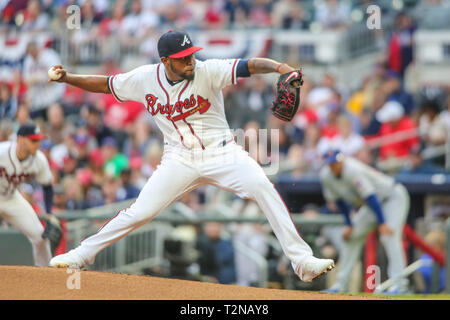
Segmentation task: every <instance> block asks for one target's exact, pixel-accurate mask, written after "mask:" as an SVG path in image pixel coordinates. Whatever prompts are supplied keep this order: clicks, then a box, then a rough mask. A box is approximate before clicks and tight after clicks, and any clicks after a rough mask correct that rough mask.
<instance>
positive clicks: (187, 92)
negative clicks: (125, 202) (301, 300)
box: [49, 31, 334, 282]
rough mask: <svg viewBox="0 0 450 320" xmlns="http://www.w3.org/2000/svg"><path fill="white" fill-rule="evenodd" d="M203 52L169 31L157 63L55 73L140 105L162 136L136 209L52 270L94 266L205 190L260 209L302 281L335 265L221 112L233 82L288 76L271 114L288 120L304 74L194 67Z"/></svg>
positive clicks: (241, 64) (253, 66) (268, 64)
mask: <svg viewBox="0 0 450 320" xmlns="http://www.w3.org/2000/svg"><path fill="white" fill-rule="evenodd" d="M201 49H202V48H200V47H196V46H194V45H193V43H192V40H191V39H190V37H189V35H188V34H187V33H185V32H180V31H169V32H167V33H165V34H164V35H162V36H161V38H160V39H159V41H158V52H159V55H160V57H161V63H158V64H151V65H144V66H141V67H138V68H136V69H134V70H132V71H130V72H127V73H123V74H117V75H111V76H100V75H99V76H84V75H75V74H71V73H68V72H67V71H66V70H65V69H64V68H63V67H62V66H55V67H54V68H55V70H56V71H55V72H57V74H58V76H59V78H58V79H57V80H53V81H59V82H65V83H68V84H70V85H74V86H77V87H79V88H82V89H84V90H87V91H91V92H102V93H106V94H109V93H110V94H112V95H113V96H114V97H115V98H116V99H117V100H118V101H119V102H121V101H127V100H133V101H138V102H141V103H142V104H144V106H145V108H146V109H147V111H148V112H149V113H150V114H151V116H153V117H154V118H155V121H156V123H157V125H158V127H159V129H160V130H161V131H162V132H163V134H164V155H163V158H162V161H161V164H160V165H159V166H158V168H157V169H156V171H155V172H154V173H153V175H152V176H151V177H150V179H149V180H148V181H147V183H146V184H145V186H144V187H143V189H142V190H141V192H140V194H139V196H138V198H137V199H136V202H135V203H134V204H133V205H131V206H130V207H129V208H127V209H124V210H121V211H120V212H118V213H117V215H116V216H115V217H114V218H113V219H111V220H110V221H109V222H107V223H106V224H105V225H104V226H103V227H102V228H101V229H100V230H99V231H98V232H97V233H96V234H94V235H92V236H91V237H89V238H87V239H85V240H84V241H82V242H81V244H80V245H79V246H78V247H77V248H75V249H73V250H71V251H69V252H68V253H67V254H64V255H59V256H56V257H54V258H53V259H52V260H51V262H50V265H51V266H54V267H71V268H82V267H83V266H85V265H86V264H90V263H93V262H94V258H95V256H96V255H97V253H98V252H99V251H100V250H102V249H103V248H105V247H107V246H110V245H112V244H113V243H115V242H116V241H118V240H120V239H121V238H123V237H125V236H126V235H127V234H128V233H129V232H131V231H132V230H134V229H135V228H138V227H139V226H142V225H144V224H146V223H147V222H149V221H151V220H152V219H153V218H154V217H155V216H156V215H157V214H159V213H160V212H161V211H162V210H164V208H166V207H167V206H169V205H170V204H171V203H173V202H174V201H176V200H177V199H179V198H180V197H182V196H183V194H185V193H186V192H189V191H191V190H193V189H195V188H197V187H199V186H201V185H205V184H210V185H214V186H217V187H219V188H222V189H225V190H228V191H231V192H234V193H235V194H237V195H238V196H240V197H242V198H249V199H253V200H255V201H256V202H257V203H258V205H259V207H260V208H261V210H262V211H263V212H264V214H265V215H266V217H267V218H268V220H269V223H270V225H271V227H272V228H273V230H274V232H275V234H276V236H277V238H278V240H279V241H280V243H281V246H282V248H283V250H284V253H285V254H286V255H287V257H288V258H289V259H290V261H291V263H292V267H293V268H294V270H295V272H296V274H297V275H298V276H299V277H300V279H301V280H303V281H307V282H308V281H311V280H312V279H314V278H316V277H317V276H319V275H321V274H323V273H325V272H327V271H328V270H330V269H332V268H333V267H334V262H333V260H330V259H318V258H316V257H314V256H313V253H312V250H311V248H310V247H309V245H308V244H307V243H306V242H305V241H304V240H303V239H302V238H301V237H300V235H299V233H298V232H297V229H296V227H295V225H294V224H293V221H292V219H291V216H290V213H289V211H288V210H287V208H286V206H285V204H284V202H283V200H282V199H281V197H280V195H279V194H278V192H277V190H276V189H275V187H274V186H273V184H272V183H271V182H270V181H269V179H268V178H267V177H266V176H265V174H264V172H263V170H262V168H261V167H260V166H259V165H258V164H257V163H256V162H255V161H254V160H253V159H252V158H251V157H250V156H249V155H248V154H247V152H245V151H244V150H243V149H242V148H241V147H240V146H239V145H237V144H236V143H235V142H234V138H233V134H232V133H231V131H230V129H229V126H228V123H227V120H226V118H225V113H224V100H223V96H222V88H224V87H225V86H228V85H231V84H236V79H237V78H238V77H249V76H250V75H252V74H260V73H269V72H279V73H280V74H286V73H288V74H289V75H288V76H284V77H283V78H282V79H283V81H282V85H280V87H279V91H280V92H281V93H280V94H279V95H280V96H281V98H280V102H275V103H274V106H273V110H272V111H273V112H274V114H278V116H279V117H280V118H283V119H286V120H290V119H291V118H292V116H293V115H294V114H295V111H296V107H298V99H297V98H298V96H296V94H298V90H297V89H298V88H299V85H300V82H301V81H300V79H299V78H300V76H301V73H300V72H299V71H297V70H294V69H293V68H291V67H290V66H288V65H286V64H282V63H278V62H276V61H273V60H270V59H261V58H252V59H249V60H241V59H225V60H221V59H211V60H206V61H199V60H196V59H195V57H194V53H195V52H197V51H199V50H201ZM295 80H297V82H294V81H295ZM49 81H50V80H49ZM295 103H297V104H296V105H295ZM283 106H285V107H283Z"/></svg>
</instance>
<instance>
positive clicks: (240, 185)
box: [208, 150, 332, 281]
mask: <svg viewBox="0 0 450 320" xmlns="http://www.w3.org/2000/svg"><path fill="white" fill-rule="evenodd" d="M232 151H234V152H236V160H235V161H234V162H233V163H229V164H227V165H226V166H216V167H213V166H212V167H211V170H210V172H209V174H208V177H210V178H211V179H212V180H214V183H215V184H216V185H217V186H219V187H221V188H223V189H226V190H231V191H233V192H235V193H236V194H237V195H239V196H240V197H242V198H250V199H253V200H255V201H256V202H257V204H258V205H259V207H260V209H261V210H262V212H263V213H264V215H265V216H266V217H267V219H268V221H269V223H270V226H271V227H272V229H273V231H274V233H275V235H276V237H277V239H278V241H279V242H280V244H281V247H282V249H283V252H284V253H285V255H286V256H287V257H288V258H289V259H290V261H291V263H292V266H293V268H294V270H295V272H296V274H297V275H299V276H300V278H301V279H302V280H305V279H307V278H308V277H309V276H310V275H311V273H310V274H309V275H308V276H307V277H306V276H305V277H303V274H305V273H306V271H305V270H306V269H307V268H306V261H307V260H309V261H311V260H312V258H311V257H312V255H313V252H312V250H311V247H310V246H309V245H308V244H307V243H306V242H305V241H304V240H303V239H302V238H301V236H300V235H299V233H298V231H297V228H296V227H295V225H294V223H293V221H292V217H291V215H290V213H289V211H288V209H287V207H286V205H285V204H284V202H283V200H282V198H281V196H280V195H279V193H278V192H277V190H276V189H275V187H274V186H273V184H272V183H271V182H270V181H269V179H268V178H267V177H266V175H265V174H264V171H263V170H262V168H261V167H260V166H259V165H258V164H257V163H256V162H255V161H254V160H253V159H252V158H251V157H249V156H248V155H247V153H245V152H243V151H242V152H241V151H239V150H232ZM331 262H332V261H331ZM328 263H329V262H328ZM316 265H317V264H316ZM330 267H331V266H330ZM302 268H303V269H302ZM309 280H310V279H308V280H305V281H309Z"/></svg>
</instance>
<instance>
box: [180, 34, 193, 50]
mask: <svg viewBox="0 0 450 320" xmlns="http://www.w3.org/2000/svg"><path fill="white" fill-rule="evenodd" d="M186 43H187V44H191V42H190V41H189V38H188V37H187V35H185V36H184V39H183V43H182V44H181V46H182V47H184V46H185V45H186Z"/></svg>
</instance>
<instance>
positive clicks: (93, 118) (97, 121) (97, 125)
mask: <svg viewBox="0 0 450 320" xmlns="http://www.w3.org/2000/svg"><path fill="white" fill-rule="evenodd" d="M84 110H86V111H87V112H86V113H85V120H86V123H87V128H88V131H89V135H90V136H91V137H93V138H95V139H96V141H97V145H99V146H100V145H101V143H102V141H103V139H104V138H106V137H112V136H113V135H114V133H113V131H112V130H111V129H110V128H108V127H107V126H105V125H104V124H103V119H102V113H101V111H100V110H99V109H97V108H96V107H95V106H93V105H87V106H86V107H85V109H84Z"/></svg>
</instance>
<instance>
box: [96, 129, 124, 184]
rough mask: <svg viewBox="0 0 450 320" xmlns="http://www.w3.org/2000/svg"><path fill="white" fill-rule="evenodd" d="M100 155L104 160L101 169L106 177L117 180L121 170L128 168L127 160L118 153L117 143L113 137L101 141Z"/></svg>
mask: <svg viewBox="0 0 450 320" xmlns="http://www.w3.org/2000/svg"><path fill="white" fill-rule="evenodd" d="M102 154H103V158H104V160H105V164H104V166H103V168H104V170H105V173H106V175H107V176H110V177H114V178H117V177H119V175H120V172H121V171H122V170H124V169H126V168H128V159H127V157H126V156H125V155H124V154H123V153H121V152H119V150H118V145H117V142H116V140H115V139H114V138H113V137H106V138H105V139H103V141H102Z"/></svg>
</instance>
